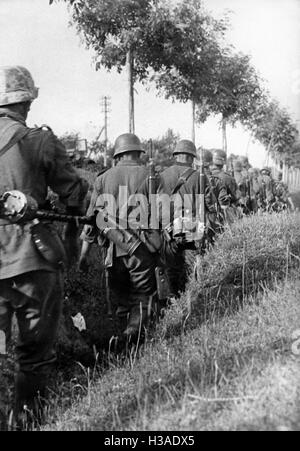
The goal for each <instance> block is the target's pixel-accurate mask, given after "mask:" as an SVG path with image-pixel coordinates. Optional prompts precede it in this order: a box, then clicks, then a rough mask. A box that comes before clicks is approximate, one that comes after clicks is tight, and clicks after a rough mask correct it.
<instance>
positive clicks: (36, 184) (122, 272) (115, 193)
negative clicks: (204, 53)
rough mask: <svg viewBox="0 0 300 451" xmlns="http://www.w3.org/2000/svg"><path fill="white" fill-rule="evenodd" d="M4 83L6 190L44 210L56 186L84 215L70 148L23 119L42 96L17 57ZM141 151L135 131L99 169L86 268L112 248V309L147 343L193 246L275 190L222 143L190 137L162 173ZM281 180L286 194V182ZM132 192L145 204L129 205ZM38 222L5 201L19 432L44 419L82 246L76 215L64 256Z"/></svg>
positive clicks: (82, 189)
mask: <svg viewBox="0 0 300 451" xmlns="http://www.w3.org/2000/svg"><path fill="white" fill-rule="evenodd" d="M0 87H1V92H0V159H1V164H0V195H1V193H4V192H7V191H13V192H16V191H18V192H22V193H24V194H25V195H26V196H29V197H30V198H33V199H34V200H35V201H36V204H37V206H38V208H39V209H41V210H43V209H46V208H47V192H48V188H51V190H52V191H54V192H55V193H56V194H58V196H59V198H60V201H61V202H62V203H64V204H65V206H66V212H67V213H68V214H70V215H82V214H83V213H84V212H85V197H86V194H87V190H88V186H87V184H86V183H85V181H84V180H82V179H81V178H80V177H79V176H78V173H77V172H76V171H75V169H74V168H73V167H72V165H71V164H70V161H69V159H68V157H67V154H66V151H65V149H64V147H63V145H62V144H61V143H60V142H59V140H58V139H57V138H56V136H55V135H54V134H53V132H52V131H51V129H49V128H48V127H41V128H33V129H32V128H29V127H28V126H27V125H26V119H27V115H28V112H29V111H30V106H31V103H32V102H33V101H34V100H35V99H36V98H37V96H38V89H37V88H36V86H35V84H34V81H33V79H32V76H31V74H30V73H29V72H28V70H26V69H25V68H23V67H20V66H17V67H1V68H0ZM143 153H145V149H144V148H143V146H142V144H141V141H140V140H139V138H138V137H137V136H136V135H133V134H130V133H128V134H124V135H121V136H119V137H118V139H117V140H116V142H115V148H114V157H113V158H114V166H113V167H112V168H111V169H108V170H106V171H102V173H100V174H99V176H98V177H97V179H96V181H95V184H94V190H93V194H92V197H91V200H90V204H89V207H88V211H87V216H89V217H91V218H92V217H94V216H95V213H97V216H95V221H94V222H92V223H89V225H86V226H85V227H84V229H83V231H82V235H81V239H82V248H81V253H80V257H79V269H80V270H81V271H86V269H87V267H88V264H89V253H90V249H91V247H92V245H96V246H101V248H102V249H103V250H104V253H105V266H106V269H107V273H108V283H109V286H110V288H111V289H112V290H113V291H114V293H115V298H116V304H117V305H116V312H115V313H116V317H117V318H118V320H119V321H120V324H121V325H122V336H123V338H124V339H125V340H126V341H127V342H128V341H132V342H135V341H136V340H138V339H139V337H140V336H141V334H142V333H143V331H145V330H146V329H147V328H148V326H149V324H151V321H152V320H153V318H154V317H155V315H158V314H159V312H160V311H161V309H162V308H163V307H165V305H166V304H165V302H166V300H167V299H168V298H169V297H170V296H177V295H178V294H179V293H180V292H182V291H183V290H184V288H185V284H186V282H187V279H188V275H189V271H190V270H191V267H190V266H189V261H190V255H191V254H192V256H193V258H195V257H196V256H199V255H202V254H203V253H204V252H206V251H207V250H208V249H209V248H210V247H211V246H212V245H213V244H214V242H215V239H216V236H217V235H218V234H219V233H221V232H222V231H223V229H224V225H225V223H226V222H232V221H234V220H235V219H236V218H237V217H238V216H239V212H240V211H243V213H246V214H247V213H249V212H252V211H253V212H255V211H257V210H258V209H259V208H266V205H265V204H268V203H270V202H272V201H273V199H274V198H275V197H276V194H275V193H274V185H275V184H274V182H273V181H272V180H271V177H270V173H269V172H268V171H267V170H263V171H261V173H259V172H258V171H256V170H250V168H249V167H248V165H247V162H246V161H244V162H242V161H236V162H234V168H233V169H234V171H233V172H234V174H233V173H229V172H227V171H226V170H225V166H226V165H228V164H227V163H228V162H227V160H226V153H224V152H223V151H221V150H214V151H197V149H196V147H195V145H194V144H193V143H192V142H191V141H189V140H182V141H180V142H179V143H178V144H177V146H176V148H175V149H174V152H173V156H174V164H173V165H172V166H171V167H169V168H167V169H165V170H164V171H162V172H161V173H160V174H156V175H153V173H149V170H148V168H147V167H145V165H144V164H143V163H142V158H141V157H142V155H143ZM152 167H153V166H152ZM199 168H200V170H199ZM276 186H277V188H276V190H277V191H276V192H277V195H279V192H280V193H282V190H283V185H282V184H280V183H279V182H278V185H276ZM120 187H121V188H123V190H121V191H120ZM123 194H124V197H123ZM130 196H133V197H134V199H138V202H136V203H135V204H132V203H131V202H129V201H128V199H129V198H130ZM153 196H155V197H154V201H153ZM280 196H282V194H280ZM145 199H146V200H147V201H146V202H144V200H145ZM110 202H112V204H114V206H116V208H115V211H114V214H115V225H116V228H118V229H119V232H117V231H116V230H115V231H114V230H112V229H113V226H112V224H113V220H112V219H111V218H110V215H109V213H108V206H109V205H108V204H109V203H110ZM137 206H138V207H139V208H138V213H136V210H137ZM100 212H101V215H100ZM199 212H200V213H201V217H202V218H204V216H205V217H206V221H205V224H204V223H203V219H202V222H201V221H199V214H200V213H199ZM129 218H130V220H129ZM36 226H37V224H36V221H31V220H27V221H25V220H24V221H23V222H20V223H18V222H15V223H14V222H12V221H11V218H9V217H6V216H5V214H1V208H0V332H2V333H4V335H5V338H6V344H7V345H9V343H10V340H11V325H12V317H13V315H14V314H15V315H16V317H17V321H18V327H19V341H18V344H17V347H16V354H17V361H18V371H17V373H16V380H15V400H14V404H13V408H12V411H11V415H10V421H9V424H10V427H11V428H12V429H24V428H26V427H28V424H30V423H31V424H35V423H36V422H39V421H40V420H41V418H42V414H43V399H44V398H45V396H46V388H47V386H48V378H49V375H50V374H51V368H52V365H53V363H54V362H55V340H56V336H57V330H58V325H59V319H60V315H61V310H62V301H63V277H62V275H63V264H62V262H63V261H67V262H69V263H70V262H71V261H74V259H75V257H76V256H78V253H79V250H78V252H77V243H78V240H77V238H78V233H79V230H78V226H77V224H76V222H72V223H70V224H68V225H67V226H66V227H65V229H64V236H63V240H64V244H65V248H66V249H67V256H65V255H63V251H62V246H60V245H59V243H60V237H59V236H58V234H57V232H56V229H55V227H54V226H53V224H50V223H45V222H42V223H41V224H39V227H40V228H39V229H38V232H39V234H38V232H37V229H36ZM204 226H205V227H204ZM166 280H167V281H168V282H169V289H168V290H167V288H166ZM4 413H5V412H4ZM0 415H1V404H0ZM3 415H4V414H3ZM0 421H1V419H0Z"/></svg>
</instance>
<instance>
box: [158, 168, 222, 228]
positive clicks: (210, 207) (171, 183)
mask: <svg viewBox="0 0 300 451" xmlns="http://www.w3.org/2000/svg"><path fill="white" fill-rule="evenodd" d="M188 167H189V166H188V165H186V164H183V163H176V164H175V165H173V166H171V167H169V168H167V169H165V171H163V172H162V173H161V174H160V184H159V193H160V194H167V195H169V196H171V195H172V193H173V191H174V189H175V188H176V185H177V183H178V180H179V179H180V177H181V176H182V175H183V174H184V173H185V172H186V170H187V168H188ZM178 194H179V195H180V196H181V197H182V198H184V196H185V195H189V196H191V205H192V213H193V216H194V217H195V216H196V214H197V211H196V207H197V202H196V199H197V197H198V196H199V194H200V176H199V171H196V170H194V172H193V173H192V175H191V176H190V177H189V178H188V180H187V181H186V182H185V183H184V184H183V185H182V186H181V188H180V189H179V190H178ZM216 201H217V200H216V198H215V196H214V194H213V191H212V189H211V186H210V183H209V180H208V178H207V176H205V208H206V210H207V212H210V213H216ZM164 213H168V217H169V212H164V208H162V215H163V216H164ZM183 214H184V212H183ZM170 219H171V221H172V220H173V219H174V218H173V217H172V212H171V214H170ZM166 222H167V221H166V219H164V218H163V219H162V223H163V224H165V223H166Z"/></svg>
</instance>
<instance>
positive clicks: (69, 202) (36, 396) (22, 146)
mask: <svg viewBox="0 0 300 451" xmlns="http://www.w3.org/2000/svg"><path fill="white" fill-rule="evenodd" d="M0 86H1V92H0V192H1V194H2V193H3V192H4V191H7V190H20V191H22V192H24V193H25V194H27V195H29V196H31V197H32V198H34V199H35V200H36V201H37V203H38V205H39V207H40V208H43V206H44V205H45V204H46V198H47V190H48V187H50V188H51V189H52V190H53V191H54V192H55V193H57V194H58V195H59V197H60V201H61V202H62V203H64V204H65V205H66V208H67V212H68V213H70V214H74V213H75V214H77V213H80V209H81V207H82V204H83V200H84V197H85V194H86V189H87V188H86V185H85V184H84V183H83V181H82V180H81V179H80V177H79V176H78V174H77V173H76V171H75V169H74V168H73V167H72V166H71V164H70V162H69V159H68V156H67V154H66V151H65V148H64V146H63V145H62V144H61V143H60V142H59V141H58V139H57V138H56V137H55V136H54V134H53V133H52V131H51V130H50V129H49V128H46V127H43V128H34V129H31V128H28V127H27V126H26V118H27V115H28V112H29V110H30V106H31V103H32V102H33V100H35V99H36V98H37V96H38V89H37V88H36V87H35V85H34V81H33V79H32V77H31V74H30V73H29V72H28V70H27V69H25V68H24V67H21V66H14V67H1V68H0ZM34 226H36V224H34V223H33V222H28V223H24V224H18V225H17V224H12V223H11V222H10V221H8V220H7V219H0V249H1V260H0V331H2V332H4V334H5V337H6V345H9V343H10V340H11V322H12V316H13V314H14V313H15V314H16V316H17V320H18V326H19V341H18V344H17V348H16V354H17V361H18V371H17V374H16V381H15V402H14V407H13V411H12V414H11V418H10V426H11V428H12V429H14V428H17V429H24V428H26V427H29V425H28V423H30V422H34V421H36V420H39V419H40V418H41V414H42V411H41V400H42V399H43V398H44V397H45V391H46V387H47V381H48V376H49V375H50V371H51V366H52V364H53V362H54V361H55V352H54V343H55V339H56V335H57V329H58V323H59V318H60V314H61V308H62V301H63V280H62V262H63V260H64V259H65V256H64V253H63V246H62V245H61V242H60V238H59V237H58V235H57V233H56V231H55V229H54V228H53V227H52V226H51V225H50V224H47V225H46V224H45V225H42V224H40V225H39V231H40V233H41V234H42V237H41V236H39V234H37V236H35V238H34V236H33V230H34ZM35 231H36V228H35ZM76 238H77V227H76V226H74V225H69V226H67V228H66V230H65V240H66V245H67V248H68V249H69V250H71V249H72V250H73V252H72V253H73V256H74V254H76ZM43 239H46V243H47V244H46V247H47V249H45V248H44V250H46V252H43V249H42V247H43ZM41 244H42V246H41ZM69 257H71V255H69Z"/></svg>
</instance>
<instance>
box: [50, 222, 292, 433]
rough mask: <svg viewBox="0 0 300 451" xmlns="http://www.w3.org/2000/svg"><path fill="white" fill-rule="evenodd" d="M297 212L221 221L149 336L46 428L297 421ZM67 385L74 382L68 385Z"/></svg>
mask: <svg viewBox="0 0 300 451" xmlns="http://www.w3.org/2000/svg"><path fill="white" fill-rule="evenodd" d="M299 225H300V217H299V215H296V214H294V215H285V214H283V215H278V216H276V215H265V216H261V217H256V218H248V219H245V220H243V221H241V222H239V223H237V224H235V226H234V227H233V229H232V230H228V231H227V232H226V233H225V234H224V236H223V237H221V239H220V240H219V242H218V243H217V245H216V247H215V249H214V250H213V251H212V252H211V253H210V254H209V255H207V256H206V257H205V258H204V259H203V265H202V271H201V278H200V280H199V281H197V282H196V281H195V280H194V279H192V280H191V282H190V284H189V287H188V289H187V291H186V293H185V294H184V295H183V296H182V297H181V299H180V300H177V301H174V303H173V305H172V306H171V308H170V309H169V310H168V312H167V314H166V316H165V318H164V320H163V321H161V323H160V324H159V326H158V328H157V330H156V332H155V336H154V337H153V338H152V339H151V340H148V342H147V343H146V344H145V345H143V347H142V348H141V349H140V351H139V352H138V355H136V354H135V351H134V350H133V352H132V353H131V354H130V355H129V356H128V357H127V359H125V361H124V360H123V361H122V362H121V361H120V362H118V361H116V360H115V359H114V358H112V359H111V365H110V367H109V368H107V369H105V370H104V371H103V373H102V374H101V378H99V377H95V378H93V377H92V372H89V371H86V373H85V374H86V378H87V381H86V386H85V387H83V386H81V390H82V391H84V396H82V395H81V396H75V395H74V398H73V400H72V405H71V408H69V409H67V410H64V409H61V408H59V406H58V405H56V406H55V411H54V412H52V413H51V418H50V419H49V424H48V426H47V427H46V429H50V430H107V431H112V430H174V431H179V430H207V429H208V430H213V429H217V430H219V429H221V430H222V429H224V430H231V429H233V430H240V429H246V430H249V429H250V430H251V429H254V430H257V429H258V430H273V429H279V430H281V429H284V430H285V429H297V428H299V427H300V411H299V406H300V402H299V401H300V380H299V377H298V375H299V369H300V361H299V357H297V356H296V355H294V354H293V352H292V346H293V338H292V336H293V333H294V332H295V331H297V330H299V329H300V307H299V299H300V275H299V268H300V261H299V255H300V227H299ZM75 391H76V390H75Z"/></svg>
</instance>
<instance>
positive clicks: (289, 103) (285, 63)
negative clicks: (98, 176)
mask: <svg viewBox="0 0 300 451" xmlns="http://www.w3.org/2000/svg"><path fill="white" fill-rule="evenodd" d="M48 3H49V2H48V0H0V29H1V40H0V62H1V63H0V64H1V65H14V64H19V65H24V66H26V67H27V68H28V69H29V70H30V71H31V72H32V75H33V77H34V79H35V81H36V84H37V85H38V86H39V87H40V96H39V98H38V100H37V101H36V102H34V104H33V106H32V110H31V113H30V117H29V121H28V123H29V125H33V124H41V123H48V124H49V125H50V126H51V127H52V128H53V130H54V131H55V133H56V134H57V135H61V134H63V133H64V132H66V131H79V132H80V133H81V135H82V137H87V138H88V139H91V138H94V137H95V136H96V135H97V134H98V132H99V130H100V129H101V127H102V125H103V116H102V113H101V108H100V99H101V96H103V95H108V96H111V102H112V107H111V109H112V111H111V114H110V125H109V138H110V140H111V141H114V140H115V138H116V137H117V136H118V135H119V134H121V133H124V132H126V131H127V123H128V116H127V104H128V100H127V90H126V86H127V84H126V74H125V73H124V74H121V75H118V74H115V73H110V74H109V73H106V72H105V71H103V70H101V71H98V72H96V71H95V70H94V66H93V61H92V56H93V55H92V53H91V52H89V51H87V50H86V49H85V47H84V45H83V44H82V43H80V39H79V37H78V36H77V34H76V30H75V28H74V27H69V26H68V22H69V13H68V11H67V8H66V6H65V5H64V4H55V5H52V6H51V7H50V6H49V5H48ZM204 3H205V4H206V6H207V8H208V9H209V10H211V11H212V12H213V14H215V15H218V14H222V12H223V11H224V10H225V9H230V10H232V16H231V22H232V29H231V31H230V32H229V35H228V39H229V41H230V42H232V43H233V44H234V45H235V46H236V48H237V50H241V51H243V52H246V53H248V54H251V55H252V57H253V63H254V65H255V66H256V68H257V69H258V70H259V72H260V73H261V75H262V76H263V77H264V78H265V79H266V80H267V85H268V87H269V89H270V91H271V93H272V95H273V96H275V97H276V98H277V99H278V100H279V101H280V102H281V104H282V106H284V107H286V108H288V110H289V111H290V112H291V114H292V115H293V117H294V119H295V120H297V121H300V29H299V23H300V0H206V2H204ZM137 91H138V95H137V98H136V132H137V134H139V135H140V137H142V138H147V139H148V138H150V137H157V136H159V135H162V134H163V133H164V132H165V131H166V130H167V129H168V128H172V129H174V131H176V132H178V133H180V135H181V137H182V138H189V137H190V134H191V110H190V106H189V105H180V104H178V103H176V104H172V103H171V102H169V101H165V100H162V99H159V98H157V97H156V93H155V91H151V92H146V91H145V89H144V88H143V87H141V86H137ZM299 124H300V122H298V125H299ZM249 138H250V137H249V134H248V133H245V132H244V131H243V130H242V129H241V128H240V127H237V128H236V129H235V130H229V136H228V141H229V151H230V152H233V153H240V154H245V153H246V151H247V150H248V152H249V156H250V159H251V161H252V163H253V164H255V165H256V164H257V165H262V164H263V163H264V159H265V155H264V151H263V148H262V147H261V146H260V145H258V144H255V143H253V142H251V140H250V139H249ZM197 144H198V145H200V144H202V145H204V146H205V147H220V146H221V133H220V131H219V129H218V125H217V121H216V120H210V121H208V123H207V124H205V125H202V126H201V127H200V128H198V129H197Z"/></svg>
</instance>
